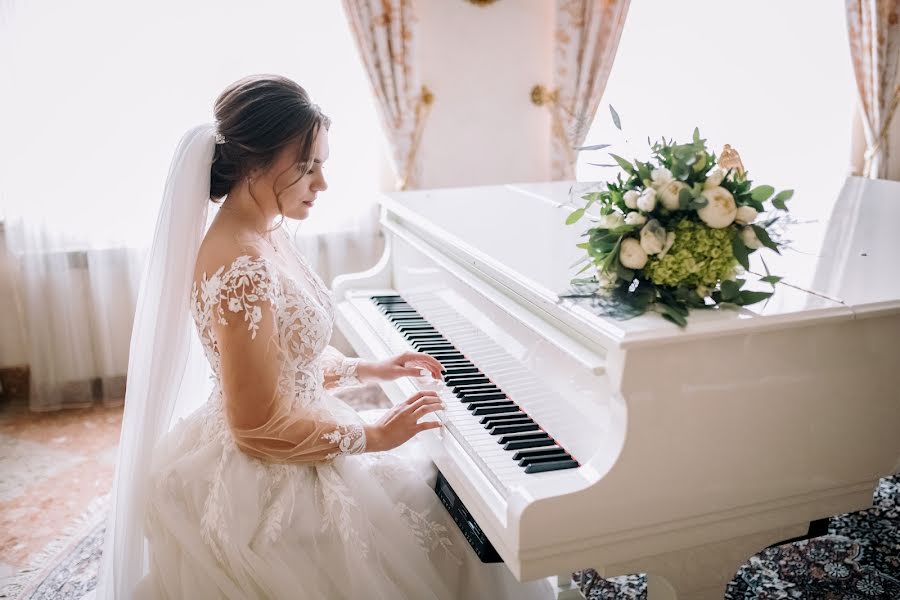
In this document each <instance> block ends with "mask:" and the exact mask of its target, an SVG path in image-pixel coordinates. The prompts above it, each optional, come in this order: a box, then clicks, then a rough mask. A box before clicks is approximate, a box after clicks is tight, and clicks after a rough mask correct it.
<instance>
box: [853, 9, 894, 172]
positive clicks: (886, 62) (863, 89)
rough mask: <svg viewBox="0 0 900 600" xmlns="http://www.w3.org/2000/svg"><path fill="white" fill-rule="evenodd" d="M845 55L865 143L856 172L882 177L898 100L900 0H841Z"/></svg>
mask: <svg viewBox="0 0 900 600" xmlns="http://www.w3.org/2000/svg"><path fill="white" fill-rule="evenodd" d="M846 6H847V30H848V34H849V39H850V55H851V58H852V60H853V71H854V74H855V75H856V87H857V90H858V92H859V110H860V117H861V124H862V129H863V135H864V136H865V142H866V149H865V153H864V156H863V168H862V173H861V174H862V175H864V176H866V177H875V178H885V177H886V176H887V165H888V146H889V144H888V141H889V140H888V131H889V127H890V123H891V118H892V117H893V116H894V113H895V112H896V110H897V105H898V102H900V76H898V75H900V74H898V68H897V67H898V63H900V25H898V8H900V0H846Z"/></svg>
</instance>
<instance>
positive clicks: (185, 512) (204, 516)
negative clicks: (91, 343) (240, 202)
mask: <svg viewBox="0 0 900 600" xmlns="http://www.w3.org/2000/svg"><path fill="white" fill-rule="evenodd" d="M289 260H290V264H291V267H290V268H288V269H286V268H285V267H284V265H283V264H277V265H276V264H275V262H273V261H272V260H270V259H267V258H261V257H253V256H246V255H245V256H239V257H237V258H236V259H235V260H233V261H232V262H231V263H230V264H228V265H224V266H222V267H221V268H220V269H218V270H217V271H215V272H214V273H213V274H212V275H211V276H207V275H206V274H204V276H203V277H202V278H201V279H200V280H199V281H195V282H194V287H193V293H192V313H193V317H194V321H195V323H196V326H197V330H198V332H199V334H200V338H201V341H202V344H203V347H204V350H205V352H206V355H207V358H208V360H209V362H210V364H211V366H212V370H213V374H214V378H215V381H214V388H213V392H212V394H211V396H210V397H209V399H208V401H207V402H206V404H204V405H203V406H202V407H201V408H200V409H199V410H197V411H195V412H194V413H192V414H191V415H190V416H188V417H186V418H184V419H182V420H180V421H179V422H178V423H177V424H176V425H175V426H174V427H173V428H172V429H171V431H169V432H168V433H167V434H166V435H165V436H164V437H163V438H162V440H161V441H160V442H159V443H158V444H157V446H156V450H155V452H154V455H153V462H152V467H151V471H150V472H151V476H150V482H149V487H148V489H149V490H150V491H149V497H148V498H147V499H146V503H147V513H146V515H147V516H146V522H145V532H146V535H147V538H148V540H149V557H150V564H149V570H148V572H147V574H146V576H144V578H143V579H142V580H141V581H140V584H139V585H138V588H137V592H136V597H137V598H173V599H174V598H191V599H194V598H196V599H207V598H229V599H232V600H244V599H247V598H276V599H280V598H291V599H300V598H315V599H323V598H324V599H329V598H360V599H362V598H366V599H373V598H391V599H401V598H414V599H417V600H418V599H426V598H461V599H462V598H464V599H477V598H516V599H522V600H528V599H530V598H546V597H547V596H548V594H549V591H550V588H549V586H545V584H544V583H543V582H540V583H529V584H520V583H518V582H516V581H515V579H514V578H513V577H512V575H511V574H510V573H509V571H508V569H507V568H506V567H505V566H504V565H503V564H483V563H481V562H480V561H479V560H478V559H477V557H476V556H475V554H474V552H473V551H472V549H471V548H470V547H469V546H468V543H467V542H466V540H465V538H464V537H463V536H462V534H461V533H460V531H459V530H458V528H457V527H456V525H455V524H454V523H453V522H452V520H451V519H450V517H449V515H448V514H447V512H446V510H444V508H443V506H442V505H441V504H440V502H439V500H438V499H437V496H436V495H435V493H434V491H433V489H432V488H433V485H434V481H435V477H436V470H435V467H434V465H433V464H432V463H431V462H430V461H429V459H428V457H427V456H425V455H424V453H423V451H422V449H421V447H420V445H419V444H418V443H417V441H416V439H415V438H413V439H412V440H411V441H410V442H408V443H406V444H404V445H402V446H400V447H399V448H396V449H395V450H391V451H388V452H380V453H364V450H365V447H366V440H365V435H364V430H363V428H362V425H363V423H364V422H365V421H364V420H371V421H374V420H375V419H376V418H377V411H369V412H364V413H357V412H355V411H354V410H353V409H352V408H351V407H349V406H348V405H347V404H346V403H344V402H343V401H341V400H340V399H338V398H336V397H335V396H334V395H332V393H331V392H330V389H333V388H334V387H337V386H345V385H354V384H357V383H358V381H357V380H356V377H355V372H356V362H357V361H356V359H348V358H346V357H344V356H343V355H342V354H340V353H339V352H338V351H337V350H335V349H334V348H332V347H330V346H328V341H329V340H330V337H331V332H332V326H333V319H334V305H333V300H332V297H331V294H330V291H329V290H328V289H327V287H326V286H325V285H324V284H323V283H322V281H321V280H320V279H319V278H318V276H317V275H316V274H315V273H314V272H313V271H312V270H311V269H310V267H309V265H308V264H307V263H306V261H305V260H304V259H303V258H302V256H300V255H299V253H296V252H293V253H292V256H291V257H289ZM226 324H229V325H230V326H234V327H238V328H239V330H240V333H241V335H243V336H245V338H246V339H245V340H244V345H243V346H239V347H246V348H252V347H253V344H267V343H268V344H277V349H276V351H277V356H278V357H279V361H278V364H279V367H278V383H277V389H278V394H277V397H278V400H279V401H281V402H284V403H285V406H284V407H281V412H280V413H279V414H280V415H281V417H279V418H280V419H281V426H280V427H279V426H272V425H271V424H270V423H269V424H267V426H266V427H265V428H256V429H250V428H243V429H242V428H240V427H239V426H237V425H235V422H236V421H238V422H239V421H240V415H237V417H236V418H232V419H230V420H229V419H228V418H227V415H231V416H232V417H235V414H234V413H229V412H227V407H226V406H225V403H224V401H223V393H222V389H223V386H222V379H223V377H227V376H228V373H227V372H225V373H223V368H224V367H223V360H222V354H220V349H221V348H220V345H219V340H217V335H216V331H217V328H216V326H217V325H222V326H224V325H226ZM267 324H268V326H269V331H271V332H272V335H271V336H267V335H264V334H265V332H266V331H267ZM266 337H269V339H265V338H266ZM229 360H230V362H229V363H228V364H240V357H237V358H236V359H235V357H231V358H230V359H229ZM287 421H289V423H288V422H287ZM298 431H300V433H299V434H298ZM288 437H290V443H288V441H287V438H288ZM298 440H299V441H298ZM273 459H275V460H273Z"/></svg>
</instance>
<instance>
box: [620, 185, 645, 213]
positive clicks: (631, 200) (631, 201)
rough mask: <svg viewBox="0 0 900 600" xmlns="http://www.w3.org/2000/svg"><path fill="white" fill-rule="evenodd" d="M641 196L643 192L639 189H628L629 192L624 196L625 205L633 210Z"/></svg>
mask: <svg viewBox="0 0 900 600" xmlns="http://www.w3.org/2000/svg"><path fill="white" fill-rule="evenodd" d="M640 197H641V193H640V192H638V191H637V190H628V191H627V192H625V196H624V197H623V198H624V200H625V206H627V207H628V208H630V209H631V210H634V209H636V208H637V201H638V198H640Z"/></svg>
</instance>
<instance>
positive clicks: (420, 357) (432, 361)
mask: <svg viewBox="0 0 900 600" xmlns="http://www.w3.org/2000/svg"><path fill="white" fill-rule="evenodd" d="M410 362H415V363H418V364H420V365H422V366H423V367H425V368H426V369H427V370H428V372H429V373H431V376H432V377H434V378H435V379H440V377H441V371H442V370H443V369H444V367H443V365H441V363H440V361H438V359H436V358H435V357H433V356H431V355H430V354H425V353H424V352H407V353H406V354H405V355H404V357H403V363H404V365H405V364H407V363H410Z"/></svg>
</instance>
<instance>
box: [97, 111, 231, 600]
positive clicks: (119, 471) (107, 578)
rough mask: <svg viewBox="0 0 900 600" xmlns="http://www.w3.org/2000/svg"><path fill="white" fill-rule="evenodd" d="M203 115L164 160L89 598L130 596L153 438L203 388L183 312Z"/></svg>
mask: <svg viewBox="0 0 900 600" xmlns="http://www.w3.org/2000/svg"><path fill="white" fill-rule="evenodd" d="M214 148H215V128H214V126H213V125H211V124H207V125H200V126H197V127H194V128H193V129H191V130H189V131H188V132H187V133H185V134H184V136H183V137H182V138H181V141H180V142H179V144H178V147H177V149H176V151H175V156H174V157H173V159H172V164H171V167H170V168H169V175H168V179H167V180H166V186H165V191H164V192H163V199H162V203H161V205H160V211H159V218H158V219H157V222H156V231H155V233H154V236H153V244H152V246H151V249H150V253H149V254H148V256H147V261H146V264H145V267H144V272H143V276H142V279H141V287H140V293H139V296H138V302H137V311H136V313H135V317H134V327H133V329H132V333H131V347H130V350H129V360H128V379H127V384H126V386H127V387H126V393H125V414H124V417H123V419H122V433H121V437H120V441H119V457H118V462H117V465H116V475H115V479H114V482H113V491H112V506H111V514H110V516H109V521H108V523H107V528H106V539H105V543H104V547H103V557H102V562H101V567H100V578H99V582H98V585H97V592H96V598H97V600H116V599H118V600H126V599H128V598H131V596H132V594H133V592H134V588H135V586H136V585H137V583H138V581H140V579H141V578H142V577H143V575H144V572H145V571H146V569H147V560H148V559H147V547H146V541H145V538H144V529H143V524H144V513H145V508H146V507H145V498H146V497H147V494H146V485H147V479H148V477H147V475H148V473H149V469H150V461H151V455H152V452H153V448H154V446H155V444H156V442H157V441H158V440H159V439H160V437H161V436H162V435H163V434H164V433H166V432H167V431H168V430H169V428H170V427H171V426H172V424H173V423H174V422H175V421H176V420H177V419H178V418H179V417H181V416H184V415H186V414H187V413H189V412H190V411H191V410H193V408H195V407H196V406H198V405H199V404H201V403H202V402H203V401H204V400H205V398H206V396H207V395H208V393H209V390H210V379H209V368H208V365H207V363H206V360H205V358H204V357H203V351H202V348H201V346H200V343H199V340H198V339H197V336H196V335H195V334H194V333H193V331H194V327H193V324H192V322H191V316H190V289H191V282H192V281H193V272H194V263H195V262H196V257H197V251H198V249H199V247H200V242H201V241H202V240H203V235H204V231H205V229H206V224H207V216H208V208H209V204H210V202H209V183H210V166H211V164H212V159H213V151H214Z"/></svg>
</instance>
